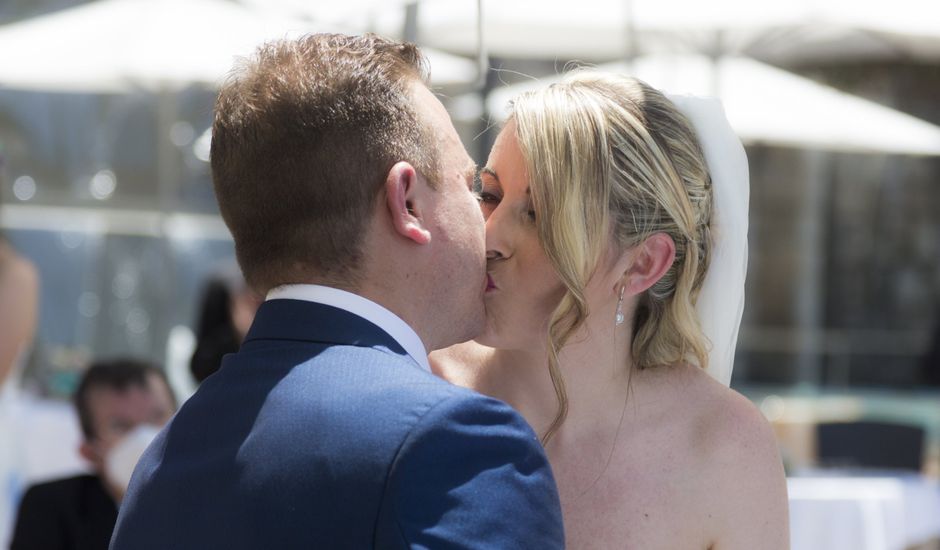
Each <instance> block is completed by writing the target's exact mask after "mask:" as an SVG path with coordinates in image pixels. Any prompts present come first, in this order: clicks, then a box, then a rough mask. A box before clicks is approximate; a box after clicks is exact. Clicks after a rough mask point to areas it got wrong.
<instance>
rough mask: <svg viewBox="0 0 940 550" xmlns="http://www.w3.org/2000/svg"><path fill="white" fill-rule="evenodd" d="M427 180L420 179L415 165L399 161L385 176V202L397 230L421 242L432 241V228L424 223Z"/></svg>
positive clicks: (406, 236)
mask: <svg viewBox="0 0 940 550" xmlns="http://www.w3.org/2000/svg"><path fill="white" fill-rule="evenodd" d="M428 190H429V189H427V183H425V182H423V181H421V180H420V178H419V177H418V173H417V171H416V170H415V169H414V166H412V165H411V164H409V163H407V162H398V163H396V164H395V166H392V169H391V170H389V171H388V175H387V176H386V178H385V205H386V207H387V208H388V213H389V216H390V217H391V220H392V226H394V227H395V231H396V232H397V233H398V234H399V235H401V236H402V237H405V238H406V239H410V240H412V241H414V242H415V243H417V244H427V243H429V242H431V232H430V231H428V229H427V227H426V226H425V224H424V218H423V214H424V206H425V193H426V191H428Z"/></svg>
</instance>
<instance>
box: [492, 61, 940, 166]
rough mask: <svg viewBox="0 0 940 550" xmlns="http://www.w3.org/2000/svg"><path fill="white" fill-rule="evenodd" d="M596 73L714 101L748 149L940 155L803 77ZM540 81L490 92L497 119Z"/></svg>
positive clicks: (704, 69) (703, 68) (916, 134)
mask: <svg viewBox="0 0 940 550" xmlns="http://www.w3.org/2000/svg"><path fill="white" fill-rule="evenodd" d="M598 69H599V70H605V71H611V72H618V73H624V74H631V75H636V76H637V77H639V78H642V79H643V80H645V81H646V82H648V83H649V84H651V85H653V86H655V87H657V88H659V89H661V90H664V91H668V92H671V93H688V94H692V95H706V96H715V97H719V98H720V99H721V100H722V102H723V103H724V106H725V111H726V113H727V115H728V120H729V121H730V122H731V125H732V127H733V128H734V129H735V132H737V134H738V135H739V136H740V137H741V139H742V140H743V141H744V142H745V143H768V144H775V145H785V146H793V147H804V148H822V149H829V150H837V151H850V152H881V153H896V154H910V155H940V127H938V126H935V125H933V124H930V123H928V122H926V121H923V120H921V119H918V118H916V117H913V116H911V115H908V114H905V113H902V112H899V111H896V110H893V109H890V108H888V107H885V106H883V105H880V104H878V103H875V102H872V101H868V100H866V99H862V98H860V97H857V96H853V95H851V94H847V93H845V92H841V91H839V90H836V89H834V88H831V87H828V86H824V85H822V84H819V83H817V82H814V81H812V80H809V79H807V78H803V77H800V76H797V75H795V74H792V73H789V72H786V71H783V70H780V69H777V68H775V67H771V66H769V65H766V64H764V63H760V62H758V61H753V60H750V59H746V58H741V57H724V58H721V59H719V60H717V61H714V62H713V61H712V60H711V59H709V58H706V57H703V56H648V57H642V58H639V59H637V60H636V61H635V62H634V64H633V65H632V67H631V66H627V65H625V64H619V63H618V64H608V65H601V66H599V67H598ZM560 79H561V77H560V76H557V77H551V78H545V79H542V80H539V81H532V82H525V83H522V84H516V85H512V86H506V87H503V88H499V89H497V90H495V91H494V92H493V93H491V94H490V96H489V99H488V101H487V107H488V110H489V112H490V113H491V116H493V117H494V118H496V119H502V118H504V117H505V115H506V106H507V104H508V103H509V100H510V99H512V98H513V97H515V96H516V95H518V94H520V93H522V92H524V91H526V90H529V89H533V88H537V87H541V86H544V85H547V84H548V83H549V82H553V81H558V80H560Z"/></svg>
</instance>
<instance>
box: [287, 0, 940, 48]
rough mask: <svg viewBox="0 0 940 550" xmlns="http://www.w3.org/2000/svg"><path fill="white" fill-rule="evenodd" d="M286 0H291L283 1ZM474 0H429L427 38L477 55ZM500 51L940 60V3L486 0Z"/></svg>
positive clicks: (423, 39) (394, 19)
mask: <svg viewBox="0 0 940 550" xmlns="http://www.w3.org/2000/svg"><path fill="white" fill-rule="evenodd" d="M281 1H284V0H281ZM476 5H477V3H476V1H474V0H459V1H458V0H438V1H433V0H425V1H423V2H420V4H419V9H418V28H419V33H418V40H419V42H420V43H421V44H427V45H429V46H432V47H436V48H441V49H445V50H447V51H453V52H458V53H461V54H471V53H472V52H474V51H476V48H477V45H476V34H475V22H476V19H477V11H476ZM380 15H381V16H380V17H378V19H377V25H378V28H379V30H380V31H382V32H384V33H389V34H395V35H397V33H399V32H400V30H401V28H402V18H403V13H402V11H401V10H400V9H394V10H388V11H384V12H382V13H381V14H380ZM483 20H484V38H485V42H486V49H487V51H488V52H489V53H490V54H491V55H495V56H499V57H508V58H529V57H531V58H539V59H562V60H566V59H584V60H593V61H600V60H614V59H622V58H624V57H625V56H627V55H628V54H633V53H636V50H637V49H639V50H640V51H642V52H644V53H655V52H659V51H662V50H663V49H666V50H673V51H674V50H675V49H676V48H677V47H681V48H684V49H685V50H686V51H688V50H689V49H692V50H693V51H712V50H714V49H715V48H716V47H717V48H719V49H720V50H721V52H723V53H744V54H748V55H751V54H752V50H756V51H755V52H754V53H760V54H761V55H766V56H767V57H793V56H795V55H797V54H799V55H812V56H814V57H817V56H820V55H822V56H826V55H831V54H838V55H848V54H855V55H897V54H899V53H904V54H909V55H916V56H921V57H927V58H931V59H937V58H940V4H938V3H936V2H926V1H924V0H897V1H894V2H891V3H890V4H885V3H883V2H850V1H849V0H788V1H786V2H752V1H747V0H711V1H709V2H689V1H688V0H579V1H577V2H571V1H569V0H500V1H496V0H484V1H483ZM716 42H720V44H716Z"/></svg>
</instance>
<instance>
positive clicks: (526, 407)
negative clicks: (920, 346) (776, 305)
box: [431, 72, 789, 550]
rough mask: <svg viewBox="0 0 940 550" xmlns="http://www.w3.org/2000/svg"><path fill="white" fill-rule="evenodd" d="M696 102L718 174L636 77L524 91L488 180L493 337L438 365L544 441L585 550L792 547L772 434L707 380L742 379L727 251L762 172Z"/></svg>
mask: <svg viewBox="0 0 940 550" xmlns="http://www.w3.org/2000/svg"><path fill="white" fill-rule="evenodd" d="M686 103H687V104H688V105H687V108H686V109H685V111H686V113H687V114H689V115H692V117H693V118H702V119H703V120H704V122H703V123H702V124H703V126H704V127H700V128H697V130H698V136H699V137H700V138H701V140H702V144H703V145H704V146H705V149H706V152H710V153H711V154H709V155H708V156H709V159H708V166H707V165H706V160H705V155H704V154H703V152H702V149H701V147H700V145H699V141H698V139H697V138H696V133H695V132H694V131H693V130H692V127H691V125H690V123H689V122H688V120H687V118H686V117H685V116H684V115H683V114H680V111H679V109H678V108H677V107H676V104H674V103H673V102H671V101H670V100H669V99H667V98H666V97H665V96H664V95H663V94H661V93H660V92H658V91H657V90H655V89H653V88H651V87H649V86H648V85H646V84H645V83H643V82H641V81H639V80H636V79H632V78H627V77H621V76H615V75H607V74H601V73H592V72H578V73H574V74H572V75H569V76H568V78H567V79H566V80H565V81H564V82H563V83H561V84H555V85H552V86H549V87H547V88H544V89H542V90H540V91H537V92H531V93H528V94H524V95H523V96H521V97H519V98H518V99H516V100H515V101H514V102H513V104H512V106H511V114H510V117H509V119H508V122H507V123H506V125H505V127H504V128H503V129H502V131H501V132H500V134H499V136H498V138H497V140H496V143H495V145H494V146H493V150H492V151H491V153H490V157H489V161H488V163H487V166H486V167H485V168H484V169H483V170H482V174H481V180H482V181H481V185H482V188H481V192H480V203H481V208H482V209H483V213H484V217H485V218H486V246H487V259H488V267H487V269H488V272H489V276H490V282H489V285H488V286H489V288H488V289H487V292H486V298H485V299H486V308H487V325H486V329H485V331H484V333H483V334H482V335H481V336H480V337H479V338H477V339H476V341H475V342H468V343H465V344H461V345H458V346H455V347H452V348H449V349H446V350H442V351H440V352H437V353H434V354H432V356H431V357H432V362H433V365H434V368H435V370H436V371H437V372H438V373H439V374H440V375H442V376H444V377H445V378H447V379H449V380H451V381H452V382H454V383H457V384H460V385H464V386H468V387H471V388H474V389H476V390H477V391H480V392H482V393H484V394H488V395H491V396H494V397H497V398H499V399H502V400H503V401H506V402H507V403H509V404H511V405H513V406H514V407H515V408H516V409H517V410H518V411H519V412H521V413H522V414H523V416H525V418H526V419H527V420H528V421H529V423H530V424H531V425H532V427H533V428H534V429H535V430H536V432H537V433H539V434H540V435H541V438H542V442H543V444H544V445H545V448H546V450H547V453H548V456H549V459H550V461H551V464H552V468H553V471H554V474H555V478H556V481H557V483H558V489H559V493H560V496H561V503H562V509H563V512H564V518H565V530H566V539H567V545H568V547H569V548H573V549H580V548H631V549H643V550H651V549H670V550H671V549H693V548H696V549H698V548H701V549H709V548H711V549H716V550H723V549H746V550H754V549H784V548H788V547H789V543H788V519H787V498H786V482H785V477H784V472H783V467H782V464H781V460H780V456H779V453H778V450H777V447H776V443H775V440H774V437H773V434H772V432H771V429H770V427H769V425H768V424H767V422H766V421H765V420H764V418H763V417H762V416H761V414H760V412H759V411H758V410H757V409H756V408H755V407H754V406H753V405H752V404H751V403H750V402H749V401H748V400H747V399H746V398H744V397H743V396H741V395H740V394H738V393H736V392H734V391H732V390H730V389H729V388H727V387H726V386H725V385H724V384H722V383H719V382H718V381H716V380H715V379H714V378H713V377H712V376H709V372H712V373H721V374H718V375H717V376H718V377H719V378H721V379H723V380H722V381H723V382H725V383H727V380H728V379H729V378H730V368H731V357H732V355H733V345H734V341H735V338H736V333H737V325H738V322H739V321H740V312H741V309H740V308H741V307H742V305H743V301H742V300H743V270H744V257H743V254H744V250H741V251H740V253H739V254H738V255H737V257H736V259H735V254H733V253H732V254H730V259H728V258H729V253H728V250H727V249H728V247H727V246H725V245H727V244H728V243H732V244H733V242H734V241H735V239H737V241H738V242H743V239H745V238H746V236H745V235H744V234H743V231H746V229H742V228H741V223H738V225H737V233H735V229H736V228H735V221H734V220H736V219H737V220H740V218H742V217H743V218H744V222H743V224H744V225H746V193H747V188H746V178H747V166H746V161H745V160H744V157H743V149H742V148H741V146H740V143H739V142H738V141H737V139H736V138H734V137H733V135H732V134H731V131H730V128H728V127H727V122H726V121H725V120H724V116H723V114H721V113H720V110H718V111H717V115H716V113H715V111H716V106H715V105H712V104H708V103H704V104H702V103H696V102H695V100H692V99H688V100H686ZM709 109H711V111H709ZM713 141H714V142H716V143H712V142H713ZM712 145H714V147H712ZM709 149H713V151H709ZM709 168H711V170H709ZM725 172H727V173H725ZM710 174H711V175H710ZM713 182H714V188H713ZM742 182H744V183H742ZM734 185H738V186H739V187H741V191H740V192H741V194H743V197H744V198H743V200H741V197H735V196H734V193H733V192H731V191H729V190H733V189H734V187H733V186H734ZM727 186H731V187H727ZM725 199H727V200H728V205H724V204H723V202H722V201H723V200H725ZM713 202H717V203H718V208H717V209H715V208H714V207H713ZM729 205H730V206H731V208H730V210H731V211H730V212H729V211H725V210H723V208H727V207H728V206H729ZM735 209H737V211H734V210H735ZM726 222H727V223H726ZM732 248H733V246H732ZM710 262H711V263H712V264H713V265H712V266H711V267H709V264H710ZM713 273H716V274H719V276H721V277H722V279H721V280H715V278H714V277H711V275H712V274H713ZM706 279H709V280H708V281H707V282H706ZM703 284H704V285H707V286H708V287H709V288H710V289H711V288H714V289H716V290H717V291H718V292H717V294H716V293H715V292H714V291H712V290H709V291H708V292H707V293H705V294H703V295H702V297H701V299H700V298H699V295H700V292H701V291H702V287H703ZM697 302H701V303H699V305H700V306H703V305H706V304H704V302H709V304H710V309H709V310H708V311H698V312H697V311H696V304H697ZM722 318H723V319H725V321H724V322H719V321H718V319H722ZM700 319H701V320H703V321H705V322H704V323H702V324H704V325H706V326H708V327H709V328H710V329H713V330H710V332H709V336H710V338H708V337H706V335H705V333H704V332H703V330H702V327H701V326H700ZM728 319H730V321H729V320H728ZM713 324H714V325H716V326H712V325H713ZM729 327H730V328H729ZM710 354H711V356H710ZM710 361H711V363H710Z"/></svg>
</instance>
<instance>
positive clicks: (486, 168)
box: [480, 166, 499, 183]
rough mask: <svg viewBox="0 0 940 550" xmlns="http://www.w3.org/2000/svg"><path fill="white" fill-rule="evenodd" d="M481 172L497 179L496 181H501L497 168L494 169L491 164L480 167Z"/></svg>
mask: <svg viewBox="0 0 940 550" xmlns="http://www.w3.org/2000/svg"><path fill="white" fill-rule="evenodd" d="M480 172H481V173H483V174H486V175H488V176H489V177H491V178H493V179H494V180H496V183H499V176H497V175H496V170H493V169H492V168H490V167H489V166H484V167H483V168H481V169H480Z"/></svg>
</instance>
